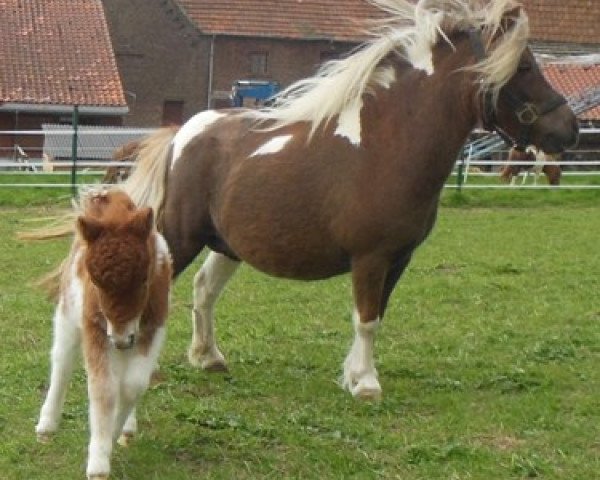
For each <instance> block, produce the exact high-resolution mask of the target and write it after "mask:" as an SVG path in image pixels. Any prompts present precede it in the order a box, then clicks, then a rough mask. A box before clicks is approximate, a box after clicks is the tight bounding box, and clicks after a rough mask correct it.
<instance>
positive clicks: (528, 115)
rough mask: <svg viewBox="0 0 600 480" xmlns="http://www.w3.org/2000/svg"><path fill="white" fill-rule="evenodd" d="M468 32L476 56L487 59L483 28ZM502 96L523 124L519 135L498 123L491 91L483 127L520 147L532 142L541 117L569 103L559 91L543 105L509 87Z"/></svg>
mask: <svg viewBox="0 0 600 480" xmlns="http://www.w3.org/2000/svg"><path fill="white" fill-rule="evenodd" d="M468 33H469V40H470V41H471V48H472V49H473V52H474V53H475V57H476V58H477V60H478V61H481V60H483V59H485V58H486V56H487V54H486V52H485V48H484V46H483V41H482V39H481V30H479V29H476V28H472V29H470V30H469V32H468ZM500 96H501V97H502V99H503V100H504V101H505V102H506V103H507V104H508V105H509V106H510V108H511V109H512V110H513V113H514V115H515V117H517V121H518V122H519V123H520V124H521V129H520V131H519V135H518V137H517V138H516V139H515V138H512V137H511V136H510V135H508V134H507V133H506V132H504V131H503V130H502V128H501V127H500V126H499V125H498V119H497V117H496V109H495V107H494V104H493V102H492V95H491V94H490V93H489V92H488V93H485V94H484V95H483V98H482V109H481V120H482V124H483V128H485V129H486V130H488V131H491V132H493V131H495V132H496V133H498V135H499V136H500V137H501V138H502V139H503V140H504V141H505V142H506V143H508V144H510V145H514V146H516V147H517V148H520V149H525V148H526V147H527V146H528V145H529V144H530V143H531V142H530V136H531V129H532V128H533V126H534V125H535V123H536V122H537V121H538V120H539V119H540V117H542V116H544V115H546V114H547V113H550V112H552V111H554V110H556V109H557V108H558V107H560V106H561V105H564V104H566V103H567V100H566V99H565V97H563V96H562V95H560V94H558V93H557V94H555V95H554V96H553V97H552V98H551V99H549V100H547V101H545V102H543V103H542V104H541V105H536V104H535V103H533V102H530V101H528V100H527V99H523V98H521V97H520V96H519V95H518V94H516V93H515V92H513V91H512V90H510V89H509V88H507V87H505V88H503V89H502V90H501V92H500Z"/></svg>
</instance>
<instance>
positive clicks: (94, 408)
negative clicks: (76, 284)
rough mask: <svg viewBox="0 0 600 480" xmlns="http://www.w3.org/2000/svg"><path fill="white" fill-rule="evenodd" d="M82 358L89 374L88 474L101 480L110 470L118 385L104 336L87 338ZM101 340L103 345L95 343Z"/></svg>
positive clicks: (91, 479)
mask: <svg viewBox="0 0 600 480" xmlns="http://www.w3.org/2000/svg"><path fill="white" fill-rule="evenodd" d="M86 340H87V342H86V349H85V360H86V370H87V375H88V398H89V409H90V410H89V424H90V443H89V447H88V463H87V476H88V479H90V480H103V479H106V478H108V475H109V473H110V456H111V453H112V448H113V440H114V436H115V427H116V421H117V403H118V391H119V385H118V381H117V379H116V378H115V375H114V372H113V371H112V366H111V359H110V355H109V352H108V349H109V348H110V347H109V346H108V345H107V341H106V339H105V338H103V339H102V340H100V337H99V336H98V337H96V338H92V339H89V338H86ZM94 340H95V341H96V342H102V345H98V344H95V343H94Z"/></svg>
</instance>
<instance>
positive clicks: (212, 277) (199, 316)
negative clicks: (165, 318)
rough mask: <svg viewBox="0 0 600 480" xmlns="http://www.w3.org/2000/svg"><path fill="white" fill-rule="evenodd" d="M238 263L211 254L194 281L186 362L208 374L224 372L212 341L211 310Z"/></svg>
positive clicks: (213, 333) (223, 359)
mask: <svg viewBox="0 0 600 480" xmlns="http://www.w3.org/2000/svg"><path fill="white" fill-rule="evenodd" d="M239 265H240V262H238V261H235V260H231V259H230V258H228V257H226V256H225V255H222V254H220V253H216V252H211V253H210V254H209V255H208V257H207V258H206V261H205V262H204V264H203V265H202V268H200V270H199V271H198V273H196V275H195V277H194V307H193V310H192V327H193V334H192V343H191V345H190V348H189V351H188V358H189V361H190V363H191V364H192V365H196V366H200V367H201V368H203V369H204V370H208V371H225V370H227V363H226V362H225V357H224V356H223V354H222V353H221V351H220V350H219V347H217V342H216V339H215V325H214V306H215V303H216V301H217V300H218V298H219V295H220V294H221V292H222V291H223V289H224V288H225V285H226V284H227V282H228V281H229V279H230V278H231V277H232V276H233V274H234V273H235V271H236V270H237V269H238V267H239Z"/></svg>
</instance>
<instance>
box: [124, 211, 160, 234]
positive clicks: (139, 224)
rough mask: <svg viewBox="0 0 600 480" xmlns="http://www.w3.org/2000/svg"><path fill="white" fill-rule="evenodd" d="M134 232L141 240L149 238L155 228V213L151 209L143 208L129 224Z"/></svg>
mask: <svg viewBox="0 0 600 480" xmlns="http://www.w3.org/2000/svg"><path fill="white" fill-rule="evenodd" d="M129 225H130V227H131V230H132V232H133V233H134V234H135V235H137V236H138V237H140V238H147V237H148V235H150V232H151V231H152V228H153V227H154V212H153V211H152V209H151V208H150V207H145V208H141V209H140V210H138V211H137V212H135V214H134V215H133V218H132V219H131V221H130V222H129Z"/></svg>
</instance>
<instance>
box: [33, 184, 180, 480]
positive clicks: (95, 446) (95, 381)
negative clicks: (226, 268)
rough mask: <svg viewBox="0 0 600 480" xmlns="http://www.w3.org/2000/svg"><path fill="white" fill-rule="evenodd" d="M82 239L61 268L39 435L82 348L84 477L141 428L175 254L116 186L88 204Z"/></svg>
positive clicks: (104, 468) (56, 411) (103, 474)
mask: <svg viewBox="0 0 600 480" xmlns="http://www.w3.org/2000/svg"><path fill="white" fill-rule="evenodd" d="M82 207H83V213H82V214H81V215H80V216H79V217H78V218H77V222H76V233H77V234H76V237H75V239H74V241H73V244H72V247H71V251H70V253H69V256H68V258H67V259H66V261H65V262H64V263H63V265H62V275H61V279H60V293H59V298H58V303H57V307H56V311H55V314H54V343H53V347H52V371H51V378H50V388H49V390H48V394H47V397H46V401H45V402H44V405H43V406H42V409H41V412H40V419H39V422H38V424H37V426H36V432H37V435H38V439H39V440H40V441H44V440H47V439H48V437H49V435H50V434H51V433H53V432H54V431H56V429H57V428H58V423H59V420H60V416H61V411H62V407H63V404H64V400H65V394H66V389H67V384H68V381H69V378H70V376H71V373H72V371H73V367H74V363H75V357H76V354H77V352H78V350H79V347H80V345H82V347H83V354H84V359H85V367H86V371H87V377H88V395H89V422H90V435H91V438H90V444H89V452H88V464H87V476H88V478H90V479H104V478H107V477H108V475H109V473H110V455H111V451H112V447H113V443H114V441H115V440H116V439H117V438H119V436H120V438H119V443H123V442H127V440H128V438H130V437H131V436H132V435H133V434H134V433H135V431H136V419H135V404H136V401H137V399H138V398H139V397H140V396H141V395H142V393H143V392H144V391H145V390H146V389H147V387H148V383H149V381H150V376H151V374H152V372H153V370H154V369H155V367H156V365H157V359H158V355H159V352H160V349H161V346H162V344H163V340H164V338H165V322H166V319H167V313H168V306H169V287H170V280H171V259H170V255H169V251H168V248H167V243H166V242H165V240H164V238H163V237H162V236H161V235H160V234H159V233H157V231H156V229H155V227H154V218H153V213H152V209H150V208H141V209H137V208H136V207H135V206H134V204H133V202H132V201H131V199H130V198H129V196H127V194H125V193H124V192H122V191H120V190H112V191H102V192H99V193H98V192H96V193H90V194H89V195H87V196H86V197H85V198H84V199H83V201H82Z"/></svg>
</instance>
